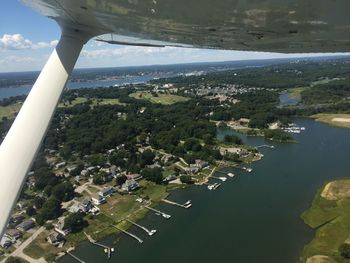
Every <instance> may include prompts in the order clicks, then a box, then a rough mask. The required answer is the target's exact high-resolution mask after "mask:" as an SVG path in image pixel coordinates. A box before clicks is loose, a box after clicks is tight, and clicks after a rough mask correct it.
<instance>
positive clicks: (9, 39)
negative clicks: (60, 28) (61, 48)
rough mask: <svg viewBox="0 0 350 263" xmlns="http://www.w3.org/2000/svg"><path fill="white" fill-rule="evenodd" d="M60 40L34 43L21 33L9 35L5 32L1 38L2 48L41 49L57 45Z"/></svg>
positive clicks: (0, 45)
mask: <svg viewBox="0 0 350 263" xmlns="http://www.w3.org/2000/svg"><path fill="white" fill-rule="evenodd" d="M57 43H58V40H53V41H51V42H50V43H47V42H37V43H33V42H32V41H30V40H29V39H25V38H24V37H23V36H22V35H21V34H13V35H8V34H5V35H3V36H2V37H1V38H0V50H1V49H2V50H22V49H41V48H51V47H55V46H56V45H57Z"/></svg>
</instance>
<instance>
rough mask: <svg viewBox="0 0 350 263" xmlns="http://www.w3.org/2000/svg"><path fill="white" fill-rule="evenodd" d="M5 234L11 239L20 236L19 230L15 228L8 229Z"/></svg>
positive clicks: (16, 238)
mask: <svg viewBox="0 0 350 263" xmlns="http://www.w3.org/2000/svg"><path fill="white" fill-rule="evenodd" d="M5 236H7V237H8V238H11V240H14V241H15V240H18V239H20V238H21V237H22V233H21V232H19V231H18V230H17V229H9V230H8V231H7V232H6V234H5Z"/></svg>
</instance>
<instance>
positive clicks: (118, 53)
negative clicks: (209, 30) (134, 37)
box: [81, 46, 172, 59]
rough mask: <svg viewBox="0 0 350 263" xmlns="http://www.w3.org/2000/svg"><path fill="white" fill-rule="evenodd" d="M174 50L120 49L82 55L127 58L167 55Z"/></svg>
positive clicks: (153, 48) (102, 50)
mask: <svg viewBox="0 0 350 263" xmlns="http://www.w3.org/2000/svg"><path fill="white" fill-rule="evenodd" d="M170 49H172V48H157V47H131V46H126V47H118V48H104V49H95V50H87V49H84V50H83V51H82V53H81V56H82V57H85V58H93V59H96V58H111V57H118V58H122V57H126V56H141V55H150V54H159V53H166V52H168V51H169V50H170Z"/></svg>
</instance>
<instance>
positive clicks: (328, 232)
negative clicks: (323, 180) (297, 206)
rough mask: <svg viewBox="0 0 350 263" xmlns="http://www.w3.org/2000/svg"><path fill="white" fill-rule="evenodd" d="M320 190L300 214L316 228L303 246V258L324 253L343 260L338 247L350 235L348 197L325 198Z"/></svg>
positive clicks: (307, 222) (349, 203)
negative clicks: (312, 237)
mask: <svg viewBox="0 0 350 263" xmlns="http://www.w3.org/2000/svg"><path fill="white" fill-rule="evenodd" d="M322 190H323V188H322V189H321V190H319V191H318V193H317V195H316V197H315V199H314V200H313V202H312V206H311V207H310V208H309V209H308V210H307V211H305V212H304V213H303V215H302V218H303V220H304V222H305V223H306V224H308V225H309V226H310V227H312V228H314V229H316V235H315V238H314V239H313V240H312V241H311V242H310V243H309V244H308V245H306V246H305V247H304V251H303V258H304V259H306V258H308V257H311V256H313V255H326V256H329V257H331V258H333V259H335V260H337V261H338V262H343V261H342V258H341V256H340V254H339V252H338V248H339V246H340V245H341V244H343V243H344V242H345V241H346V240H348V238H349V237H350V198H343V199H340V200H338V201H335V200H326V199H324V198H323V197H322V196H321V192H322Z"/></svg>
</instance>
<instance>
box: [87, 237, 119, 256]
mask: <svg viewBox="0 0 350 263" xmlns="http://www.w3.org/2000/svg"><path fill="white" fill-rule="evenodd" d="M84 234H85V236H86V237H87V239H88V240H89V242H90V243H91V244H93V245H96V246H99V247H102V248H103V251H104V252H105V253H107V257H108V259H110V258H111V256H112V252H114V248H112V247H108V246H106V245H103V244H101V243H98V242H97V241H96V240H94V239H93V238H92V237H91V236H90V235H88V234H86V233H85V232H84Z"/></svg>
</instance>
